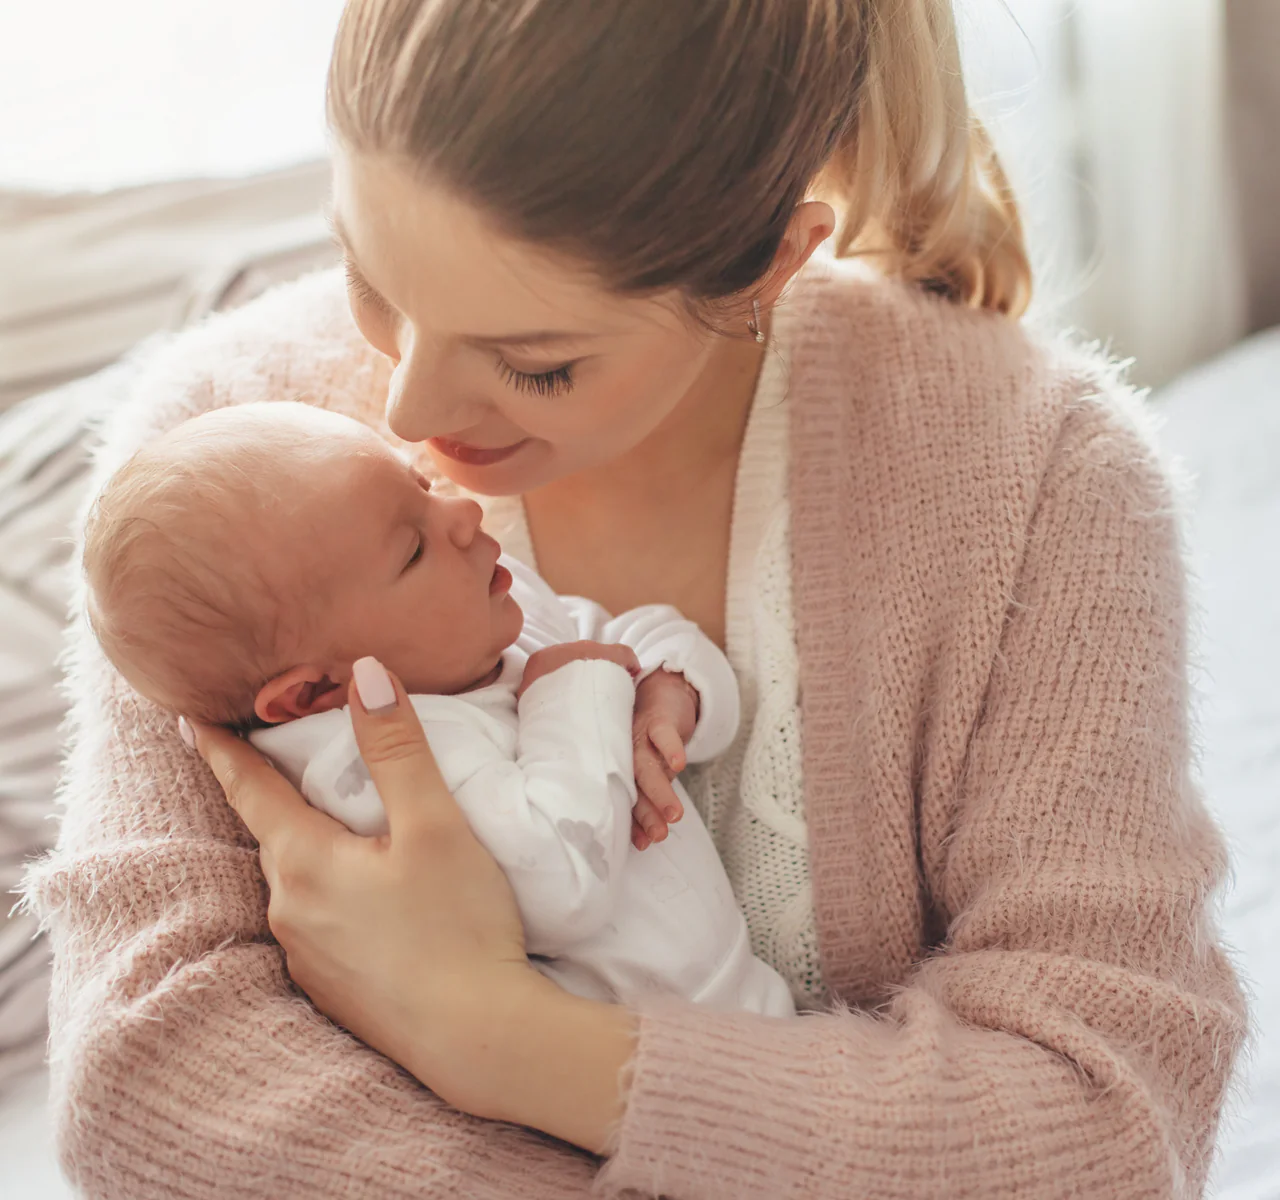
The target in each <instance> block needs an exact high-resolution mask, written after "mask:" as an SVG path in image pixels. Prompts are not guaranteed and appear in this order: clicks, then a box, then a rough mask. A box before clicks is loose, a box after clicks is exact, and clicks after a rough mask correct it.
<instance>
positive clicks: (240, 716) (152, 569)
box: [83, 404, 304, 725]
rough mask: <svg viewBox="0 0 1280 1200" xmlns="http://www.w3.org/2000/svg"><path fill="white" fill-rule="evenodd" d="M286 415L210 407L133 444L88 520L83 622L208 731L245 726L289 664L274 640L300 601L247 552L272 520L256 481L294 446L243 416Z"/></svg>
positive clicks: (285, 432) (155, 696) (275, 427)
mask: <svg viewBox="0 0 1280 1200" xmlns="http://www.w3.org/2000/svg"><path fill="white" fill-rule="evenodd" d="M284 407H285V406H283V405H280V404H275V405H268V404H263V405H256V404H254V405H241V406H238V407H237V408H236V409H234V410H220V411H215V412H211V413H208V414H205V415H204V416H202V417H197V418H195V419H194V420H192V421H188V422H186V423H185V424H183V425H181V426H179V427H178V428H177V429H175V430H173V431H172V432H171V433H169V434H167V435H165V436H164V437H162V438H160V439H159V440H157V441H156V442H153V443H151V444H149V445H147V446H145V447H143V449H141V450H139V451H138V453H136V454H135V455H134V456H133V457H132V458H131V459H129V461H128V462H126V463H125V464H124V466H123V467H121V468H120V469H119V470H118V471H117V472H116V473H115V474H114V475H113V476H112V477H111V478H110V480H108V482H107V484H106V486H105V487H104V488H103V489H102V491H101V492H100V493H99V495H98V496H97V497H96V499H95V500H94V502H93V506H92V508H91V509H90V512H89V517H88V520H87V522H86V525H85V542H84V557H83V567H84V573H85V580H86V583H87V585H88V607H87V616H88V619H89V624H90V626H91V627H92V629H93V632H94V634H95V636H96V637H97V639H98V641H99V643H100V644H101V646H102V648H103V650H104V651H105V653H106V655H107V657H108V658H109V659H110V660H111V662H112V663H113V665H114V666H115V667H116V668H117V669H118V670H119V671H120V673H121V674H122V675H123V676H124V677H125V678H126V679H127V680H128V681H129V682H130V683H131V684H132V685H133V686H134V688H136V689H137V690H138V691H139V692H141V693H142V694H143V695H144V696H146V697H147V698H148V699H150V700H153V701H155V702H156V703H158V704H161V705H163V706H164V707H167V708H171V709H173V710H174V711H177V712H182V713H185V714H186V715H187V716H189V717H193V718H195V719H197V720H200V721H206V722H209V723H211V724H224V725H248V724H252V723H254V700H255V698H256V696H257V692H258V689H259V688H260V687H261V686H262V685H263V684H264V683H266V682H267V681H268V680H269V679H271V678H273V677H274V676H275V675H276V674H278V673H279V672H280V671H281V670H284V669H286V668H287V667H288V666H289V665H291V663H290V661H289V654H288V651H289V650H290V649H291V648H292V646H284V645H281V644H280V643H281V639H282V638H283V637H286V636H288V637H289V640H290V642H296V641H297V634H298V629H299V626H300V624H301V623H302V622H303V621H304V612H303V606H302V603H301V600H302V598H301V597H300V596H286V595H283V594H282V592H281V581H280V580H278V579H268V578H266V577H265V576H264V575H263V573H262V571H261V569H260V568H259V567H257V566H256V565H255V563H254V560H253V556H251V555H248V554H246V553H245V552H244V544H243V539H244V531H245V529H246V528H253V527H255V526H256V525H259V524H261V523H262V522H263V521H265V520H267V519H269V514H270V510H269V508H268V506H267V504H266V503H265V502H264V500H265V499H266V496H265V494H264V488H263V487H262V482H261V481H263V480H269V479H272V478H274V477H275V469H276V468H277V467H278V464H279V461H280V457H281V456H282V455H284V454H287V453H290V452H295V448H296V441H297V431H296V430H293V429H291V428H290V427H289V426H288V425H283V426H282V425H281V423H280V422H279V421H278V420H275V419H261V420H255V419H254V418H255V413H254V411H253V410H255V409H263V410H281V411H282V410H283V408H284ZM268 415H269V417H270V418H274V417H275V412H270V413H269V414H268ZM286 613H287V617H288V619H287V620H285V619H284V618H285V616H286Z"/></svg>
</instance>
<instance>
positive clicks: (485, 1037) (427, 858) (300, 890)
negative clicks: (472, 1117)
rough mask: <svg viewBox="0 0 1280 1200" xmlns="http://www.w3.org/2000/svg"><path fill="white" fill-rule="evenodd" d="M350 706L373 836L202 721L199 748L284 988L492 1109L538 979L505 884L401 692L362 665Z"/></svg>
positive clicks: (457, 1100) (375, 667)
mask: <svg viewBox="0 0 1280 1200" xmlns="http://www.w3.org/2000/svg"><path fill="white" fill-rule="evenodd" d="M361 694H363V696H364V697H365V699H366V700H367V701H368V703H369V704H370V705H373V706H374V709H373V711H369V710H368V709H366V707H365V705H364V704H362V703H361ZM350 706H351V718H352V722H353V723H354V726H355V734H356V740H357V742H358V744H359V746H360V753H361V755H362V756H363V757H364V760H365V763H366V764H367V765H368V767H369V772H370V774H371V775H372V777H373V781H374V784H375V785H376V786H377V789H378V794H379V795H380V796H381V797H382V801H383V804H384V806H385V808H386V812H387V820H388V823H389V826H390V832H389V833H388V834H386V835H384V836H382V837H376V838H363V837H358V836H356V835H355V834H353V833H351V832H349V831H348V830H347V829H346V828H345V827H344V826H342V825H341V824H339V823H338V822H337V821H334V820H332V819H331V818H330V817H328V816H326V815H325V814H323V813H321V812H319V811H318V810H317V809H314V808H312V807H311V806H310V805H308V804H307V802H306V800H305V799H304V798H303V797H302V796H301V795H299V793H298V792H297V791H295V790H294V788H293V787H291V786H290V784H289V783H288V781H287V780H286V779H285V778H284V777H283V776H282V775H280V774H279V773H278V772H276V771H275V770H274V769H273V768H272V767H271V766H270V764H269V763H268V762H267V761H266V760H265V759H264V758H263V757H262V756H261V755H260V754H259V753H258V752H257V751H256V750H255V749H254V748H253V747H252V746H251V745H249V744H248V743H247V742H245V741H242V740H241V739H240V738H237V737H236V736H235V735H234V734H231V733H229V732H227V731H226V730H222V729H215V728H208V727H197V728H196V730H195V734H196V747H197V749H198V751H199V753H200V754H201V755H202V756H203V757H204V759H205V760H206V761H207V762H208V764H209V766H210V767H211V768H212V770H213V773H214V774H215V775H216V776H217V778H218V781H219V782H220V783H221V784H222V787H223V789H224V791H225V792H226V794H227V800H228V801H229V802H230V804H231V806H232V807H233V808H234V809H235V810H236V812H237V813H238V814H239V815H240V817H241V819H242V820H243V821H244V823H245V824H246V825H247V826H248V827H249V831H250V832H251V833H252V834H253V836H254V837H255V838H257V840H258V843H259V848H260V854H261V859H262V869H263V873H264V874H265V876H266V879H267V883H268V885H269V886H270V888H271V899H270V905H269V908H268V920H269V922H270V925H271V931H272V933H273V934H274V935H275V936H276V938H277V939H278V940H279V942H280V945H281V947H282V948H283V949H284V952H285V956H286V961H287V964H288V969H289V974H290V975H291V976H292V978H293V980H294V982H295V983H296V984H297V985H298V986H299V987H300V988H301V989H302V990H303V991H304V992H306V993H307V995H308V996H309V997H310V998H311V1000H312V1001H313V1002H314V1003H315V1005H316V1007H317V1008H319V1009H320V1011H321V1012H323V1013H324V1014H325V1015H326V1016H328V1017H330V1018H331V1019H332V1020H334V1021H336V1022H337V1023H338V1024H340V1025H343V1026H345V1027H346V1028H347V1029H349V1030H350V1031H351V1032H352V1033H353V1034H355V1035H356V1036H357V1037H359V1038H361V1039H362V1040H363V1041H365V1042H367V1043H368V1044H369V1045H371V1046H373V1047H374V1048H375V1049H377V1050H380V1051H381V1052H382V1053H383V1054H385V1055H387V1057H388V1058H391V1059H393V1060H395V1061H396V1062H397V1063H399V1064H400V1065H402V1066H403V1067H405V1068H406V1069H408V1070H409V1071H411V1072H412V1073H413V1074H414V1075H416V1076H417V1077H418V1078H419V1079H421V1080H422V1081H423V1082H424V1083H426V1084H427V1085H428V1086H429V1087H431V1088H432V1089H433V1090H434V1091H436V1092H437V1093H438V1094H439V1095H440V1096H442V1097H443V1098H444V1099H445V1100H447V1101H448V1102H449V1103H451V1104H453V1105H454V1106H455V1107H457V1108H460V1109H463V1110H464V1111H467V1112H472V1113H475V1114H477V1115H481V1116H485V1115H493V1114H492V1111H491V1110H492V1109H493V1106H494V1105H495V1103H497V1096H496V1092H498V1091H500V1090H501V1088H502V1086H503V1082H502V1079H501V1072H502V1067H503V1065H504V1064H503V1061H502V1053H501V1051H502V1049H503V1047H502V1043H501V1041H500V1038H501V1036H504V1035H506V1033H507V1031H508V1030H509V1029H512V1028H513V1027H514V1028H518V1024H517V1022H518V1021H519V1019H520V1013H521V1010H522V1009H523V1008H524V1007H525V1005H526V1004H527V1003H528V1000H527V997H528V996H529V995H530V994H531V992H533V991H535V990H537V989H540V988H541V987H542V985H545V984H546V983H547V981H546V980H545V979H544V978H543V977H542V976H540V975H538V974H537V972H535V971H534V970H533V968H532V967H530V966H529V964H528V960H527V959H526V958H525V948H524V929H523V926H522V924H521V920H520V915H519V912H518V910H517V908H516V904H515V899H514V897H513V896H512V892H511V887H510V885H509V884H508V882H507V878H506V876H505V875H504V874H503V872H502V870H501V868H499V866H498V864H497V863H496V862H495V861H494V859H493V857H492V856H491V855H490V854H489V852H488V851H487V850H486V849H485V848H484V847H483V846H482V845H481V844H480V843H479V842H478V841H477V840H476V837H475V835H474V834H473V833H472V832H471V827H470V825H469V824H468V823H467V820H466V817H465V816H464V814H463V813H462V810H461V809H460V808H459V807H458V805H457V802H456V801H455V800H454V799H453V797H452V796H451V795H450V794H449V791H448V789H447V788H446V787H445V784H444V780H443V779H442V778H441V776H440V772H439V769H438V767H437V766H436V761H435V758H434V756H433V755H432V753H431V750H430V748H429V747H428V745H427V741H426V737H425V735H424V734H423V732H422V725H421V723H420V722H419V720H418V717H417V714H416V713H415V712H414V710H413V707H412V705H411V704H409V703H408V702H407V699H406V697H405V694H404V689H403V688H402V687H401V686H400V684H399V682H398V681H395V680H392V679H391V678H390V677H389V675H388V674H387V672H386V671H385V670H384V669H383V668H382V667H381V666H380V665H379V664H378V663H377V662H376V661H375V660H373V659H362V660H361V661H360V662H359V663H357V671H356V686H354V687H352V688H351V690H350ZM387 706H389V707H387ZM539 995H540V996H541V995H542V993H541V992H539ZM486 1051H487V1052H488V1053H487V1054H486V1053H485V1052H486ZM486 1065H488V1067H489V1068H490V1069H489V1071H488V1072H486V1069H485V1067H486Z"/></svg>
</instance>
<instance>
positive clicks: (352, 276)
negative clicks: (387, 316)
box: [342, 258, 388, 309]
mask: <svg viewBox="0 0 1280 1200" xmlns="http://www.w3.org/2000/svg"><path fill="white" fill-rule="evenodd" d="M342 267H343V270H344V271H346V274H347V289H348V290H349V291H350V292H351V294H352V295H353V296H355V298H356V299H357V300H359V301H360V302H361V303H362V304H368V305H370V306H372V307H373V308H382V309H385V308H387V307H388V305H387V302H386V301H385V300H384V299H383V298H382V297H381V296H380V295H379V294H378V293H377V292H375V291H374V290H373V287H372V285H371V284H370V283H369V281H368V280H367V279H366V278H365V277H364V276H363V275H362V274H360V271H359V268H357V267H356V265H355V263H353V262H352V261H351V260H350V259H349V258H344V259H343V260H342Z"/></svg>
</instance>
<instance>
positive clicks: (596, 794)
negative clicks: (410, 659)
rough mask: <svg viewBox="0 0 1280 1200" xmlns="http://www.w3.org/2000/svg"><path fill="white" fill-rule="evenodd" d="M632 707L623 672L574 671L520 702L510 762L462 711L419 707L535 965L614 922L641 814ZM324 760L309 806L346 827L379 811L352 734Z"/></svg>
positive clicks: (609, 665)
mask: <svg viewBox="0 0 1280 1200" xmlns="http://www.w3.org/2000/svg"><path fill="white" fill-rule="evenodd" d="M634 704H635V685H634V684H633V683H632V680H631V674H630V672H629V671H628V670H627V669H626V667H624V666H622V665H620V664H619V663H618V662H617V661H608V660H594V661H572V662H568V663H567V664H565V665H563V666H561V667H559V668H558V669H557V670H555V671H553V672H552V673H551V674H548V675H545V676H543V677H542V678H540V679H538V680H537V681H536V682H535V683H533V684H531V685H530V686H529V687H528V688H527V689H525V690H524V691H523V692H522V694H521V696H520V700H519V719H520V723H519V731H518V734H517V744H516V756H515V759H514V761H513V760H512V759H511V758H510V757H509V756H508V755H507V754H506V753H504V752H503V750H502V748H501V747H500V746H499V745H498V744H497V743H496V742H495V741H494V740H493V738H492V737H491V736H490V734H489V733H488V732H487V731H486V729H485V728H484V726H483V724H482V723H481V722H478V721H477V720H475V719H474V718H473V715H472V714H471V713H469V712H468V711H467V707H466V702H465V701H460V700H457V699H455V698H452V697H434V696H433V697H420V696H419V697H414V707H415V709H417V711H418V714H419V716H420V717H422V718H423V727H424V729H425V730H426V734H427V740H428V742H429V743H430V745H431V749H432V751H433V752H434V754H435V756H436V760H437V762H438V763H439V766H440V771H441V774H442V775H443V776H444V779H445V782H446V783H447V784H448V786H449V789H450V791H451V792H452V793H453V796H454V798H455V799H456V800H457V801H458V804H459V806H460V807H461V808H462V810H463V812H464V813H465V814H466V816H467V820H468V822H469V823H470V825H471V828H472V830H473V831H474V832H475V835H476V837H477V838H478V839H479V841H480V842H481V843H482V844H483V845H484V846H485V848H486V849H488V851H489V853H490V854H492V855H493V857H494V858H495V860H496V861H497V863H498V865H499V866H500V867H501V868H502V869H503V871H504V873H505V874H506V876H507V879H508V880H509V881H510V883H511V888H512V891H513V892H514V894H515V898H516V903H517V905H518V906H519V909H520V915H521V917H522V919H523V921H524V926H525V939H526V949H527V951H528V953H530V954H543V955H548V956H553V955H557V954H561V953H563V952H564V951H565V950H566V949H567V948H568V947H570V946H572V945H573V944H575V943H577V942H579V941H580V940H581V939H583V938H585V937H587V936H589V935H590V934H592V933H593V932H595V931H596V930H597V929H598V928H600V927H601V926H602V925H604V924H605V923H606V922H608V921H609V920H610V918H611V916H612V914H613V911H614V907H615V904H616V894H617V888H618V885H619V882H620V879H621V875H622V861H623V859H624V858H625V856H626V854H627V850H628V844H629V836H630V826H631V807H632V805H633V804H634V803H635V783H634V774H633V769H632V756H631V714H632V709H633V707H634ZM348 727H349V722H348ZM352 755H354V756H355V761H354V762H351V763H348V762H347V759H348V758H350V757H351V756H352ZM324 757H325V760H326V761H325V763H324V764H323V766H321V764H319V763H317V764H316V765H314V766H313V767H312V768H309V769H308V771H307V773H306V776H305V779H304V788H303V790H304V792H305V793H306V795H307V799H308V800H310V801H311V803H312V804H314V805H315V806H316V807H317V808H319V809H321V810H322V811H325V812H328V813H330V815H332V816H336V817H338V819H339V820H341V819H343V817H342V813H343V812H351V811H352V810H353V805H356V804H358V803H359V802H361V801H364V802H366V807H367V804H368V803H372V804H375V805H377V806H378V808H379V810H380V807H381V806H380V802H378V801H377V799H376V792H375V791H374V789H373V784H372V781H371V780H369V781H368V782H367V783H365V782H363V780H367V772H364V773H361V772H360V771H359V769H358V768H359V766H360V765H361V764H360V761H359V756H358V751H356V750H355V742H354V735H352V738H351V742H350V747H349V749H348V747H347V746H346V745H345V743H344V746H343V749H342V750H341V751H337V750H336V749H335V748H330V749H326V751H325V754H324ZM330 764H332V765H330ZM361 776H363V779H362V778H361ZM344 781H345V786H344ZM355 785H358V786H359V787H360V788H361V789H365V788H367V791H368V793H369V794H367V795H361V796H353V795H351V794H350V793H351V791H352V788H353V786H355Z"/></svg>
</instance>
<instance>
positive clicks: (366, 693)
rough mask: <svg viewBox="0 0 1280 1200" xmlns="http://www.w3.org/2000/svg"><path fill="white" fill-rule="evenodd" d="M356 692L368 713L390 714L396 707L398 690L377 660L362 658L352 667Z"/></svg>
mask: <svg viewBox="0 0 1280 1200" xmlns="http://www.w3.org/2000/svg"><path fill="white" fill-rule="evenodd" d="M351 674H352V675H353V676H354V677H355V684H356V692H357V693H358V695H359V696H360V703H361V704H363V705H364V707H365V711H366V712H371V713H384V712H390V711H391V710H392V709H393V708H395V706H396V689H395V685H394V684H393V683H392V682H391V676H390V675H388V674H387V668H386V667H384V666H383V665H382V664H381V663H380V662H379V661H378V660H377V659H376V658H372V657H368V658H360V659H357V660H356V661H355V662H354V663H353V664H352V666H351Z"/></svg>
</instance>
